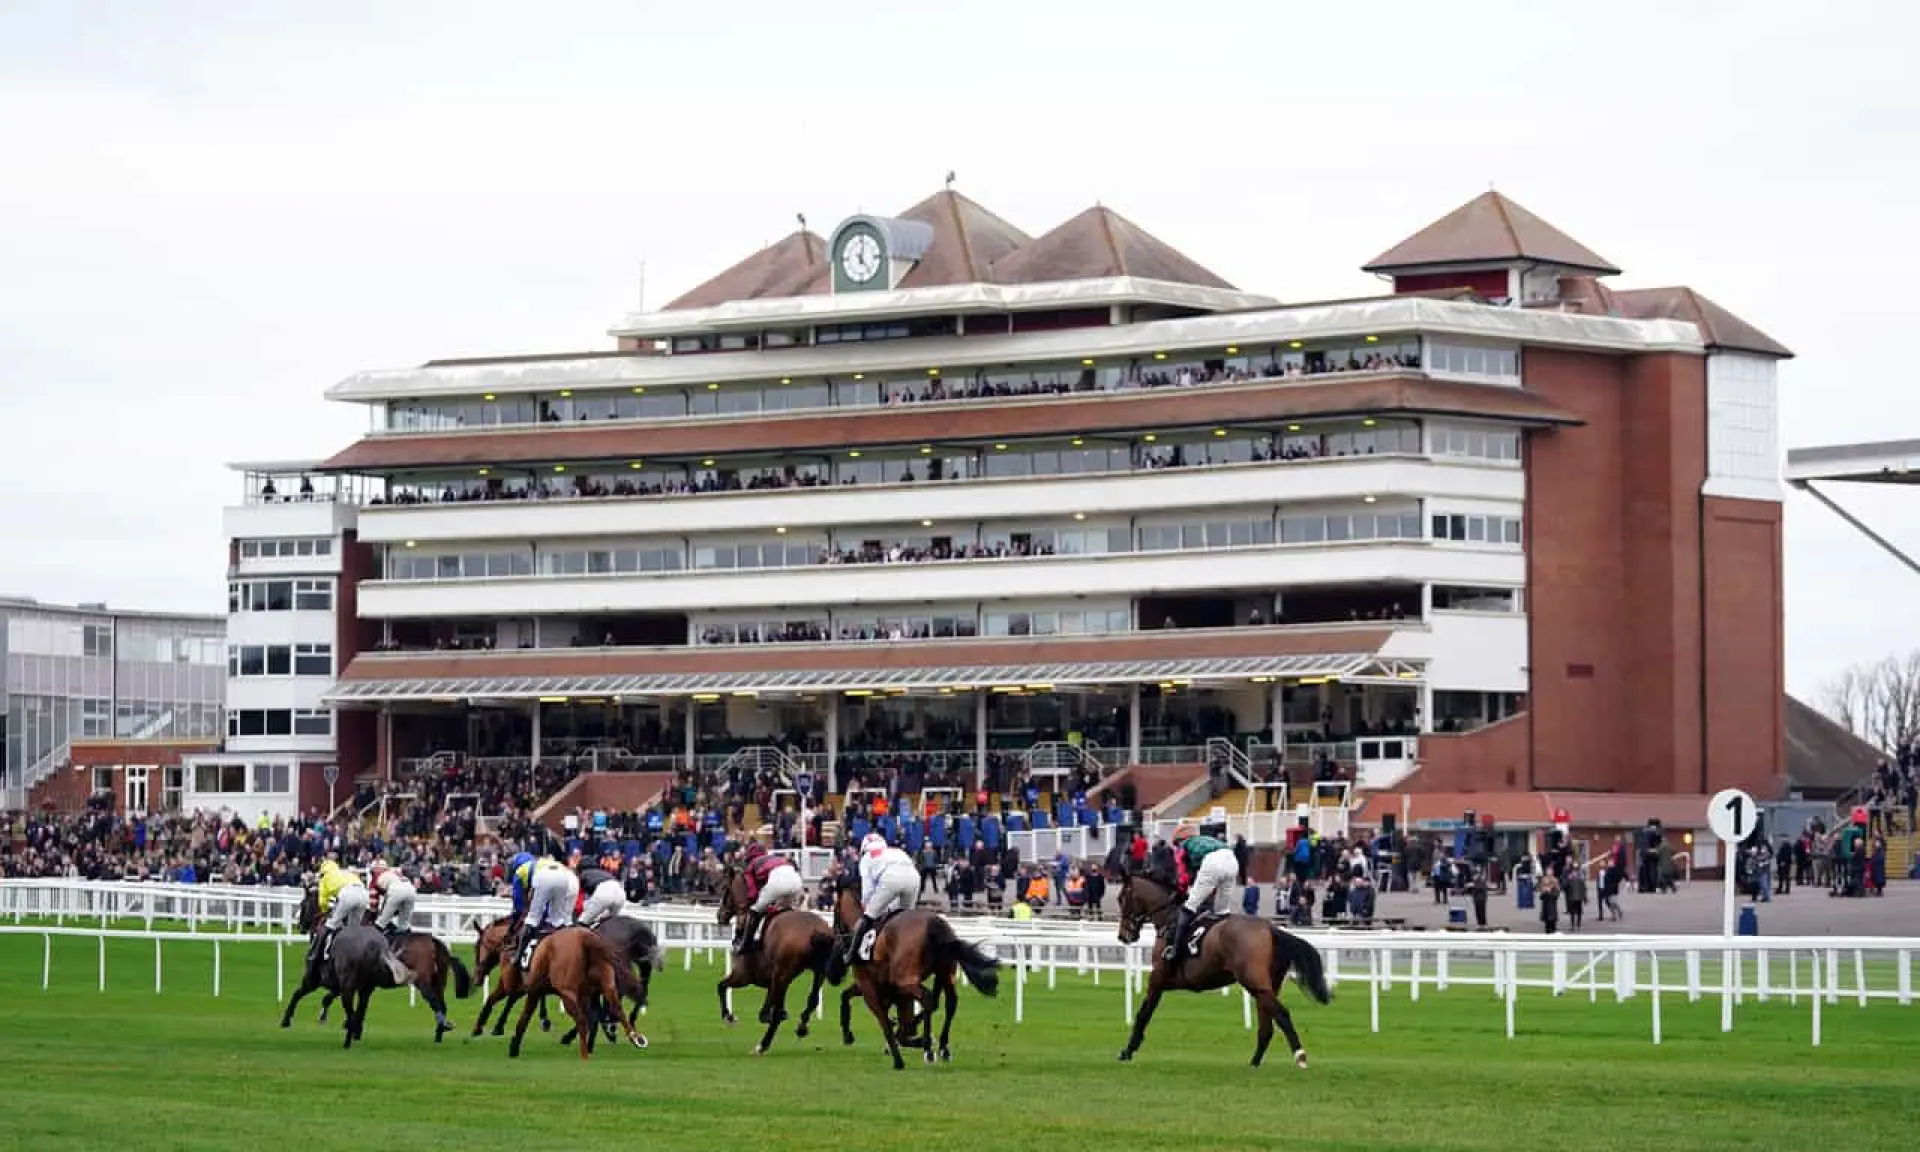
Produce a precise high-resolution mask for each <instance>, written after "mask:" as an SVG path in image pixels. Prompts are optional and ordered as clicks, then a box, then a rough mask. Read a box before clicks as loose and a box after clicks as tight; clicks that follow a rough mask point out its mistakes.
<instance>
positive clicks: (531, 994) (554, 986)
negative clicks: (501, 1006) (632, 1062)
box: [507, 927, 647, 1060]
mask: <svg viewBox="0 0 1920 1152" xmlns="http://www.w3.org/2000/svg"><path fill="white" fill-rule="evenodd" d="M523 991H524V992H525V994H526V998H527V1002H526V1006H525V1007H523V1008H521V1009H520V1022H519V1024H517V1025H516V1026H515V1027H514V1030H513V1043H512V1044H511V1045H510V1046H509V1047H508V1048H507V1055H508V1056H509V1057H516V1056H519V1055H520V1043H521V1041H522V1040H524V1039H525V1038H526V1035H527V1025H528V1024H530V1023H532V1022H533V1012H534V1009H535V1008H536V1007H537V1006H538V1005H539V1003H540V1001H541V1000H542V999H543V998H545V997H546V996H548V995H550V994H551V995H554V996H558V997H559V998H560V1006H561V1007H563V1008H565V1009H566V1010H567V1015H568V1016H571V1017H573V1027H574V1032H575V1034H576V1035H578V1036H579V1038H580V1041H579V1042H580V1059H582V1060H585V1059H587V1058H588V1057H589V1056H591V1055H592V1054H593V1046H594V1040H595V1039H596V1037H597V1036H598V1034H599V1029H598V1028H595V1027H594V1020H593V1011H594V1003H595V1001H598V1002H599V1003H600V1004H602V1005H604V1006H605V1008H606V1009H607V1011H609V1012H612V1013H613V1018H614V1020H615V1021H616V1022H618V1023H619V1025H620V1029H621V1031H623V1032H625V1033H626V1035H627V1040H628V1042H629V1043H631V1044H632V1045H633V1046H634V1047H635V1048H645V1047H646V1046H647V1038H646V1037H645V1036H642V1035H640V1033H638V1032H635V1031H634V1030H633V1022H632V1021H631V1020H629V1019H628V1018H627V1010H626V1008H625V1007H624V1006H623V1005H622V1003H621V1001H622V999H623V998H624V997H626V996H638V995H639V994H640V982H639V980H638V979H637V978H636V977H635V976H634V974H633V969H632V967H631V966H630V965H629V964H628V963H627V958H626V957H625V956H624V955H622V954H621V953H620V952H619V951H618V950H617V949H615V948H614V946H613V945H612V944H609V943H607V941H606V940H604V939H603V938H601V937H600V935H599V934H597V933H595V932H594V931H593V930H592V929H590V928H578V927H575V928H561V929H559V930H558V931H556V932H554V933H553V934H552V935H550V936H548V937H547V938H546V939H544V940H542V941H540V946H539V947H537V948H535V949H534V951H533V963H532V964H531V965H529V966H528V968H527V972H526V980H525V985H524V988H523Z"/></svg>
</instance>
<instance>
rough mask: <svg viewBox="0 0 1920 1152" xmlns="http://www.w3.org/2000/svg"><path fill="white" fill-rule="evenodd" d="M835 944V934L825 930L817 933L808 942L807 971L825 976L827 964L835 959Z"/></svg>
mask: <svg viewBox="0 0 1920 1152" xmlns="http://www.w3.org/2000/svg"><path fill="white" fill-rule="evenodd" d="M833 944H834V940H833V933H831V932H827V931H824V930H822V931H817V932H815V933H814V934H813V938H812V939H811V940H810V941H809V942H808V947H807V968H806V970H807V971H809V972H818V973H821V974H823V975H824V974H825V973H826V970H827V964H828V963H829V962H830V961H832V959H833Z"/></svg>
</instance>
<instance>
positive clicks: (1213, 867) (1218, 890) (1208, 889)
mask: <svg viewBox="0 0 1920 1152" xmlns="http://www.w3.org/2000/svg"><path fill="white" fill-rule="evenodd" d="M1239 878H1240V863H1239V861H1237V860H1235V859H1234V858H1233V853H1231V852H1226V851H1221V852H1215V853H1214V854H1213V855H1211V856H1208V857H1207V858H1206V859H1205V860H1202V861H1200V872H1199V874H1198V875H1196V876H1195V877H1194V878H1193V887H1191V888H1189V889H1188V890H1187V911H1189V912H1199V911H1201V910H1202V909H1204V908H1205V907H1206V906H1207V905H1208V904H1211V903H1213V898H1214V897H1215V896H1224V895H1226V894H1228V893H1229V892H1231V891H1232V890H1233V883H1234V881H1236V880H1238V879H1239Z"/></svg>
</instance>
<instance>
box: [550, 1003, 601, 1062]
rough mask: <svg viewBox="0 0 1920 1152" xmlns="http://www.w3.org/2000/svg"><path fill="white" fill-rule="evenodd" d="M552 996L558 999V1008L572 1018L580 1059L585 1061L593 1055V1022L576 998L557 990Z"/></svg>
mask: <svg viewBox="0 0 1920 1152" xmlns="http://www.w3.org/2000/svg"><path fill="white" fill-rule="evenodd" d="M554 994H555V995H556V996H558V997H560V1007H561V1008H563V1009H565V1010H566V1013H567V1015H568V1016H571V1017H573V1034H574V1035H576V1036H578V1037H579V1038H580V1059H582V1060H585V1059H586V1058H587V1057H589V1056H591V1055H593V1021H592V1020H590V1019H588V1017H587V1013H586V1008H585V1006H584V1005H582V1004H581V1003H580V998H579V997H578V996H576V995H575V994H573V993H572V992H568V991H559V990H556V992H555V993H554Z"/></svg>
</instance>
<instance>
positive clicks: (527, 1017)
mask: <svg viewBox="0 0 1920 1152" xmlns="http://www.w3.org/2000/svg"><path fill="white" fill-rule="evenodd" d="M521 995H522V996H523V997H525V999H526V1003H525V1004H523V1005H521V1008H520V1020H519V1022H518V1023H516V1024H515V1025H514V1026H513V1043H511V1044H509V1045H507V1058H508V1059H510V1060H511V1059H514V1058H516V1057H518V1056H519V1055H520V1044H521V1042H522V1041H524V1040H525V1039H526V1038H527V1025H529V1024H531V1023H533V1010H534V1009H535V1008H537V1007H539V1006H540V1001H541V999H542V997H541V995H540V994H538V993H535V992H533V991H531V990H528V991H526V992H523V993H521ZM506 1018H507V1014H506V1013H505V1012H504V1011H502V1012H501V1013H500V1020H501V1023H502V1024H503V1025H504V1024H505V1022H506ZM494 1035H496V1036H497V1035H499V1033H498V1032H496V1033H494Z"/></svg>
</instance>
